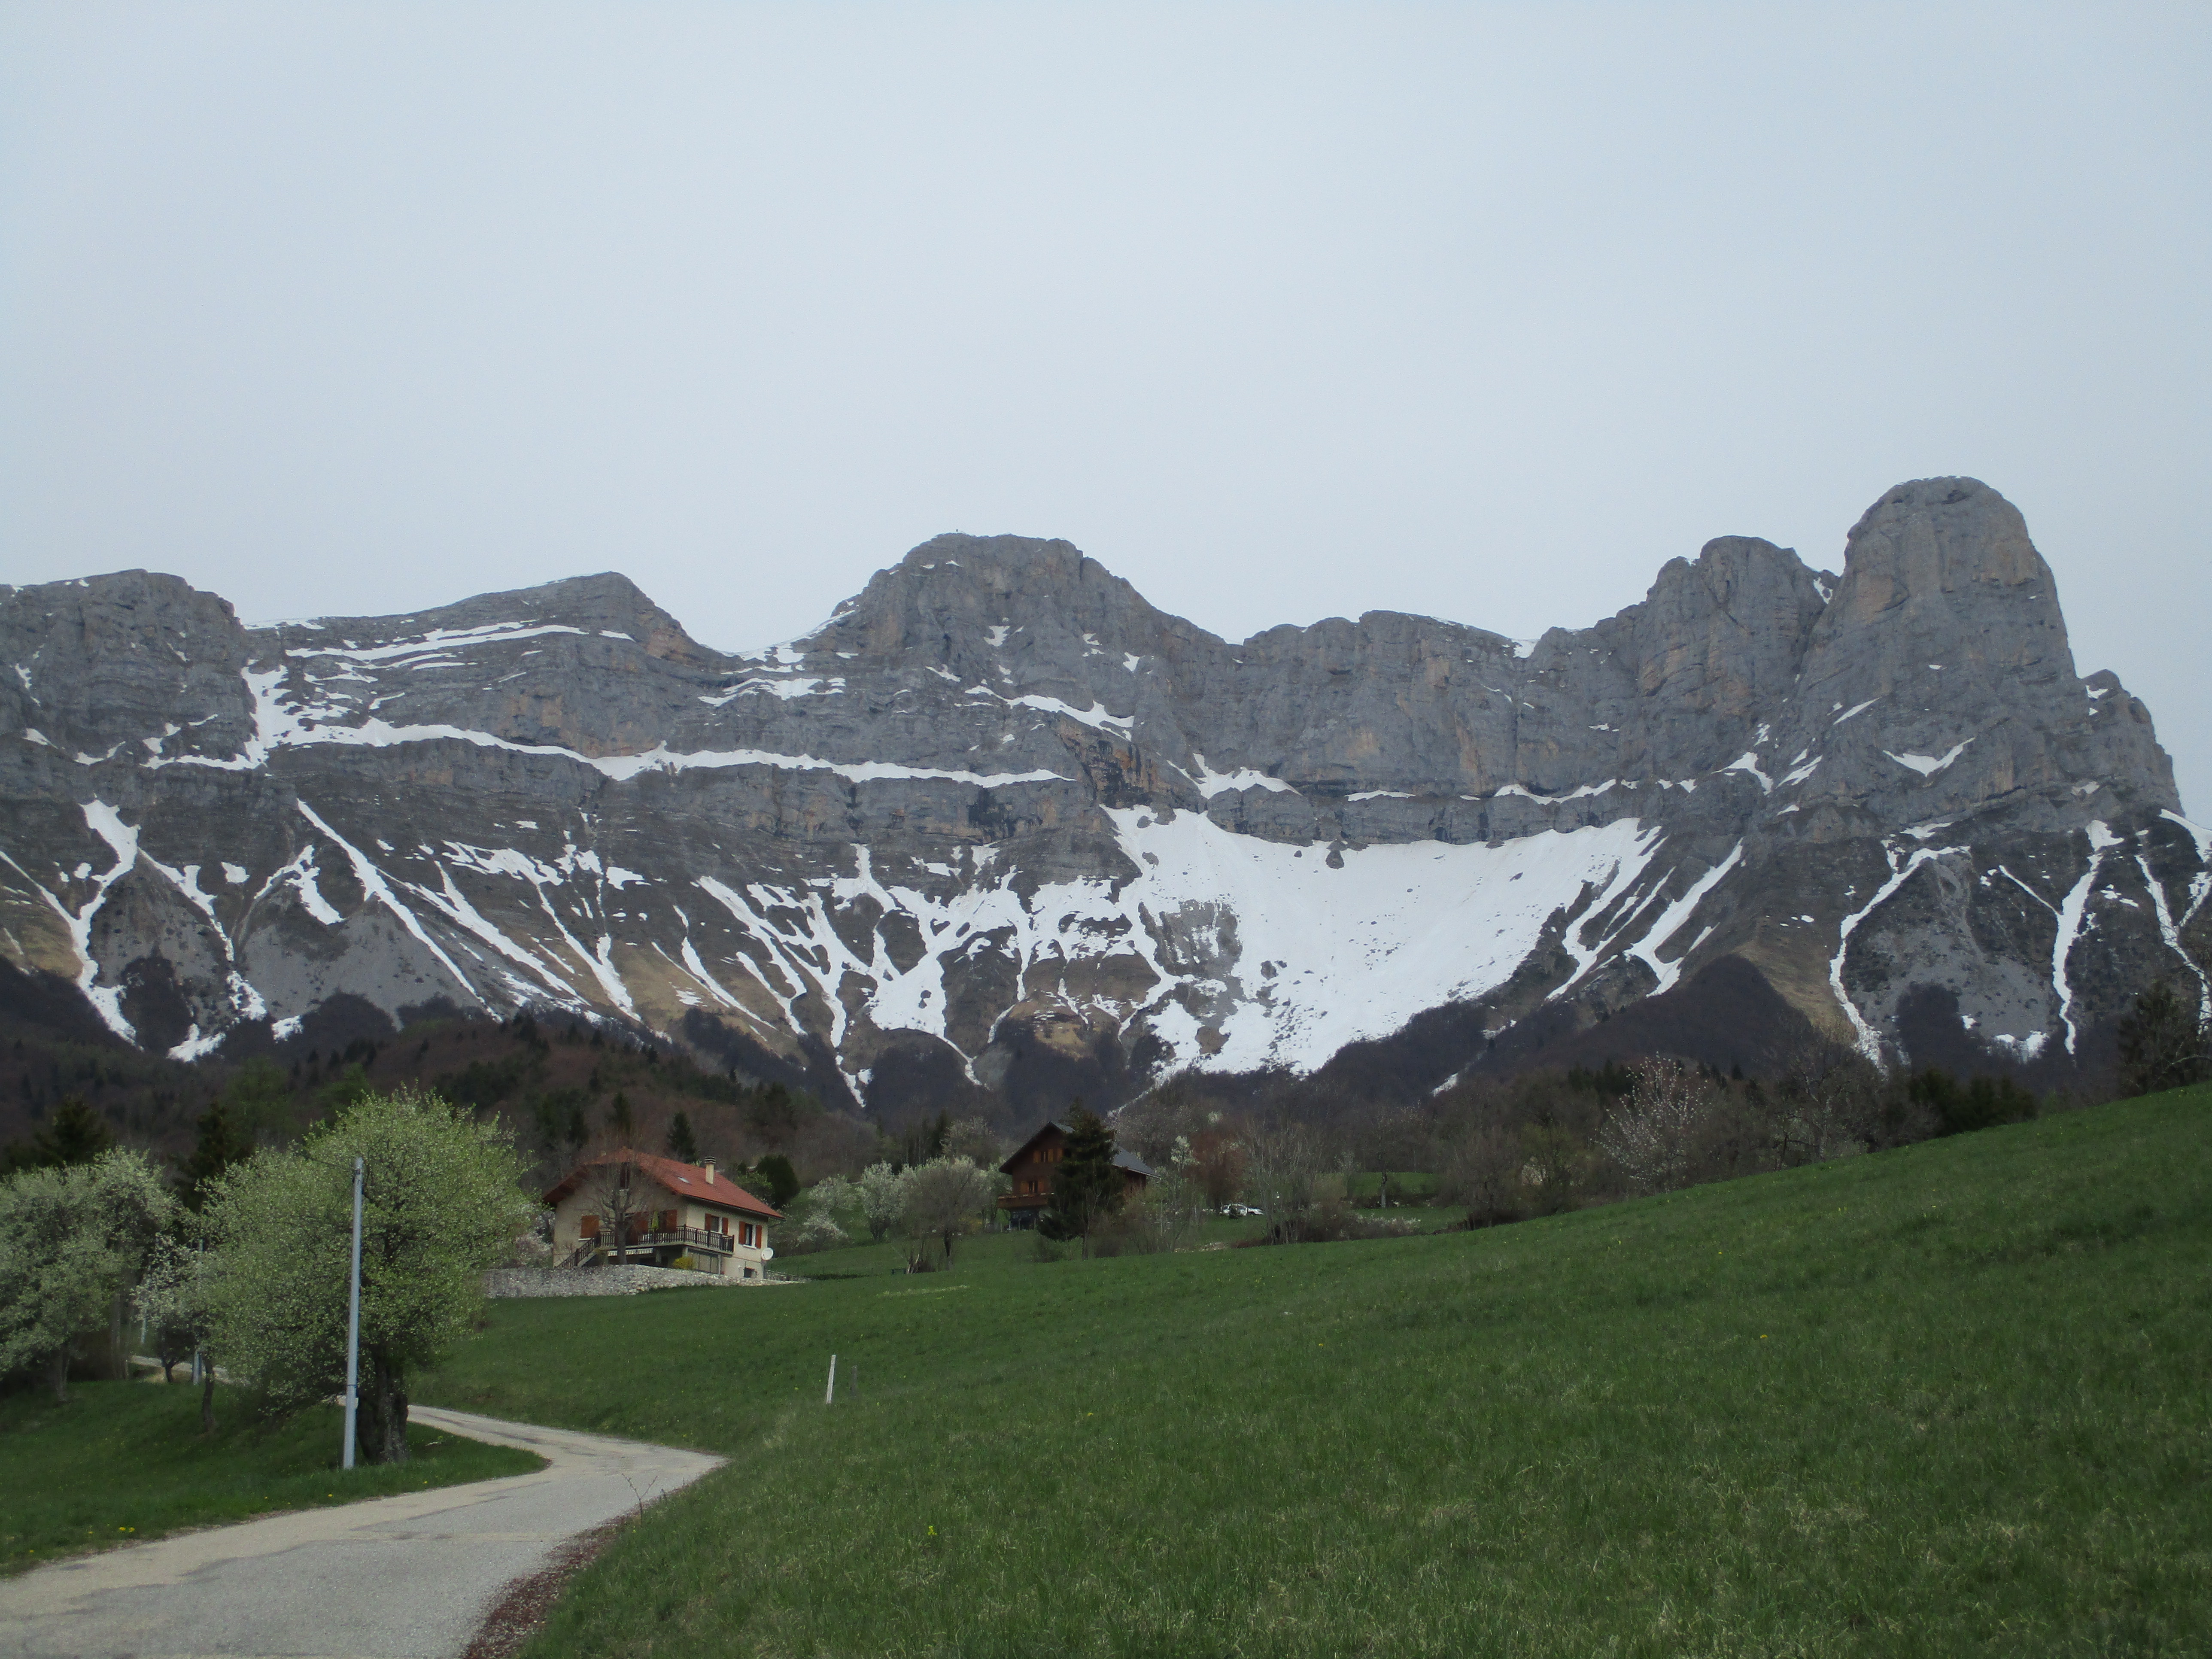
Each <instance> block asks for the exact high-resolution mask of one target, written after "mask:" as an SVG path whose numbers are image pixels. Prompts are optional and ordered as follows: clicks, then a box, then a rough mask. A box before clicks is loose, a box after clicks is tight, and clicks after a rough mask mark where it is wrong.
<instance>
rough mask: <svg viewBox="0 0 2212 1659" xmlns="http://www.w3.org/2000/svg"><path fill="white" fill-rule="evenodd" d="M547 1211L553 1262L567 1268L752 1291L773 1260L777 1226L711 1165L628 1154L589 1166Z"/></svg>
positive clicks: (571, 1175) (564, 1185)
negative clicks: (734, 1283) (671, 1274)
mask: <svg viewBox="0 0 2212 1659" xmlns="http://www.w3.org/2000/svg"><path fill="white" fill-rule="evenodd" d="M545 1202H546V1204H547V1205H548V1206H550V1207H551V1209H552V1211H553V1260H554V1261H555V1262H556V1264H558V1265H559V1266H561V1267H592V1266H606V1265H611V1264H613V1263H617V1262H620V1263H626V1264H629V1265H631V1266H635V1267H689V1268H690V1269H691V1270H692V1271H694V1272H696V1273H710V1274H713V1275H714V1276H715V1277H717V1278H722V1279H752V1280H755V1281H758V1280H759V1279H763V1278H764V1277H765V1276H766V1274H767V1272H768V1264H769V1260H770V1258H772V1257H773V1256H774V1255H775V1250H774V1249H771V1248H770V1246H769V1242H768V1228H769V1223H771V1222H775V1221H781V1220H782V1219H783V1217H782V1216H781V1214H780V1213H778V1212H776V1211H775V1209H773V1208H772V1207H770V1206H769V1204H768V1203H766V1202H765V1201H764V1200H761V1199H758V1198H756V1197H755V1196H753V1194H750V1193H749V1192H747V1191H746V1190H745V1189H744V1188H742V1187H740V1186H738V1184H737V1182H734V1181H732V1180H731V1179H730V1178H729V1177H728V1176H726V1175H724V1174H723V1173H722V1172H721V1171H720V1170H717V1169H716V1168H715V1167H714V1165H713V1164H680V1163H678V1161H677V1160H676V1159H674V1158H655V1157H653V1155H652V1154H651V1153H649V1152H637V1151H635V1150H633V1149H632V1148H630V1147H628V1146H624V1147H620V1148H618V1149H617V1150H615V1151H613V1152H601V1153H600V1154H599V1156H597V1157H596V1158H586V1159H585V1160H584V1161H583V1162H582V1163H581V1164H578V1165H577V1166H576V1167H575V1168H574V1169H573V1170H570V1171H569V1172H568V1174H567V1175H566V1176H563V1177H562V1179H561V1181H560V1182H558V1183H557V1184H556V1185H555V1186H554V1187H553V1188H551V1189H550V1190H549V1191H548V1192H547V1193H546V1194H545ZM617 1235H619V1236H617Z"/></svg>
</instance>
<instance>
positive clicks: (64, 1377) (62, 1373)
mask: <svg viewBox="0 0 2212 1659" xmlns="http://www.w3.org/2000/svg"><path fill="white" fill-rule="evenodd" d="M69 1368H70V1351H69V1344H68V1343H66V1342H64V1343H63V1344H62V1346H60V1347H58V1348H57V1349H55V1350H54V1357H53V1358H52V1359H50V1360H48V1361H47V1362H46V1383H47V1386H49V1387H50V1388H52V1389H53V1391H54V1398H55V1399H56V1400H67V1399H68V1398H69Z"/></svg>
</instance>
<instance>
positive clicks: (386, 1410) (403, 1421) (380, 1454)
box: [356, 1358, 407, 1463]
mask: <svg viewBox="0 0 2212 1659" xmlns="http://www.w3.org/2000/svg"><path fill="white" fill-rule="evenodd" d="M366 1380H367V1382H368V1387H367V1388H366V1389H363V1390H362V1395H361V1405H360V1408H359V1412H360V1414H359V1417H358V1418H357V1419H356V1434H357V1436H358V1437H359V1439H360V1443H361V1449H362V1453H363V1454H364V1455H366V1456H367V1457H368V1461H369V1462H372V1463H404V1462H406V1461H407V1395H406V1393H405V1391H404V1390H403V1389H401V1388H400V1386H399V1376H398V1372H397V1371H395V1370H392V1367H391V1366H390V1365H388V1364H386V1363H385V1362H384V1361H383V1360H381V1359H377V1358H371V1359H370V1361H369V1364H368V1378H367V1379H366Z"/></svg>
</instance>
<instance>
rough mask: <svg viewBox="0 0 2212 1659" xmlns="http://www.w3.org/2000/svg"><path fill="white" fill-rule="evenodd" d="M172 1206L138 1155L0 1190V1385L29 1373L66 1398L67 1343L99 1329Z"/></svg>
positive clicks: (23, 1174)
mask: <svg viewBox="0 0 2212 1659" xmlns="http://www.w3.org/2000/svg"><path fill="white" fill-rule="evenodd" d="M173 1207H174V1200H172V1199H171V1198H170V1196H169V1194H168V1190H167V1188H166V1187H164V1186H163V1185H162V1182H161V1175H160V1173H159V1172H158V1171H157V1170H155V1168H154V1165H153V1163H152V1161H151V1160H149V1158H147V1156H146V1155H145V1154H144V1153H143V1152H124V1151H119V1150H118V1151H114V1152H103V1153H101V1154H100V1157H99V1158H95V1159H94V1160H93V1161H92V1162H91V1163H89V1164H68V1165H64V1166H63V1167H60V1168H58V1169H46V1170H21V1171H20V1172H18V1173H17V1174H15V1175H13V1176H9V1177H8V1178H7V1180H6V1181H4V1182H0V1376H4V1375H9V1374H12V1373H14V1372H16V1371H22V1370H30V1371H35V1372H37V1373H39V1374H40V1375H41V1376H44V1378H45V1379H46V1386H47V1387H49V1388H51V1389H52V1390H53V1393H54V1398H55V1399H57V1400H65V1399H67V1398H68V1397H69V1368H70V1358H71V1357H72V1355H73V1353H74V1352H75V1349H76V1340H77V1338H78V1337H79V1336H80V1335H81V1334H83V1333H84V1332H86V1331H88V1330H91V1329H94V1328H96V1327H99V1326H102V1325H106V1324H107V1323H108V1322H109V1321H110V1317H111V1316H112V1314H113V1313H114V1311H115V1310H116V1308H117V1306H118V1298H119V1297H121V1296H122V1295H123V1294H124V1292H125V1291H127V1290H128V1289H129V1288H130V1287H131V1283H132V1281H133V1280H135V1279H137V1276H138V1273H139V1270H140V1268H141V1267H142V1266H143V1264H144V1261H145V1259H146V1253H147V1251H148V1250H149V1249H151V1248H152V1245H153V1243H154V1239H155V1235H156V1234H157V1233H158V1232H159V1231H161V1225H162V1224H163V1223H164V1222H165V1221H167V1219H168V1217H169V1213H170V1212H171V1210H172V1209H173Z"/></svg>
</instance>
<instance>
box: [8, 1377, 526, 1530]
mask: <svg viewBox="0 0 2212 1659" xmlns="http://www.w3.org/2000/svg"><path fill="white" fill-rule="evenodd" d="M199 1410H200V1395H199V1390H198V1389H193V1388H182V1387H179V1388H166V1389H165V1388H159V1387H155V1386H152V1385H149V1384H147V1383H75V1384H73V1385H71V1387H70V1397H69V1399H68V1401H67V1402H65V1403H64V1404H62V1405H56V1404H55V1403H54V1401H53V1400H52V1398H51V1397H50V1396H48V1395H44V1394H36V1395H33V1394H18V1395H10V1396H8V1397H7V1398H4V1399H0V1492H5V1493H6V1494H7V1499H6V1501H5V1502H4V1503H0V1572H8V1571H21V1570H23V1569H24V1568H27V1567H33V1566H36V1565H38V1564H39V1563H40V1562H41V1561H49V1560H52V1559H54V1558H56V1557H57V1556H62V1555H70V1554H76V1553H81V1552H82V1551H84V1550H88V1549H104V1548H106V1547H110V1546H112V1545H115V1544H136V1543H142V1542H143V1541H146V1540H147V1539H149V1538H158V1537H160V1536H161V1534H163V1533H168V1532H176V1531H179V1530H180V1529H182V1528H186V1527H200V1526H210V1525H214V1524H217V1523H220V1522H229V1521H244V1520H246V1519H248V1518H249V1517H251V1516H257V1515H268V1514H273V1513H275V1512H276V1511H277V1510H303V1509H320V1508H323V1507H324V1506H325V1505H328V1504H339V1503H347V1504H349V1503H353V1502H355V1501H356V1500H358V1499H360V1498H386V1497H389V1496H391V1495H392V1493H394V1492H420V1491H421V1490H422V1488H424V1487H426V1486H453V1485H456V1484H458V1483H459V1482H461V1481H464V1480H489V1479H490V1478H491V1477H493V1476H494V1475H501V1474H528V1473H529V1472H530V1471H531V1470H532V1469H536V1468H543V1467H544V1460H542V1459H540V1458H539V1457H538V1456H536V1455H534V1454H532V1453H530V1452H525V1451H517V1450H514V1449H511V1448H509V1447H506V1446H487V1445H484V1444H482V1443H479V1442H477V1441H473V1440H462V1439H459V1438H458V1437H453V1436H448V1435H445V1434H441V1433H440V1432H439V1431H435V1430H433V1429H427V1428H423V1427H421V1426H420V1425H416V1426H414V1427H411V1428H410V1430H409V1432H408V1438H409V1443H410V1445H411V1446H412V1448H413V1449H414V1456H413V1458H412V1459H411V1460H410V1462H406V1463H404V1464H399V1465H394V1466H392V1467H388V1468H356V1469H353V1470H352V1471H350V1472H344V1471H341V1470H340V1469H339V1468H338V1467H337V1462H338V1439H339V1432H340V1430H339V1415H338V1412H337V1407H325V1408H324V1409H322V1410H319V1411H313V1412H304V1413H301V1414H300V1415H299V1416H298V1417H295V1418H294V1419H292V1420H291V1421H290V1422H289V1423H287V1424H285V1425H283V1426H282V1427H279V1428H275V1429H270V1430H267V1431H264V1430H263V1429H261V1428H259V1427H258V1426H257V1425H254V1424H252V1422H251V1421H249V1420H246V1419H245V1417H244V1413H243V1412H242V1410H241V1408H240V1406H239V1405H238V1403H237V1402H236V1401H234V1399H231V1398H228V1397H227V1395H225V1394H223V1393H222V1392H218V1394H217V1395H216V1433H215V1434H214V1435H213V1436H212V1437H209V1438H202V1437H201V1435H200V1432H199Z"/></svg>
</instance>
